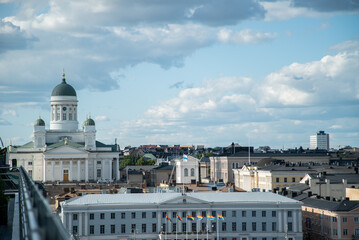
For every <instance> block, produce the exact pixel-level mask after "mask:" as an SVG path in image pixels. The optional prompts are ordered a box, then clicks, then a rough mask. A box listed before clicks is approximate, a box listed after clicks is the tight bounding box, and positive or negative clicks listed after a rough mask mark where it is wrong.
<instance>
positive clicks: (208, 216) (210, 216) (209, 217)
mask: <svg viewBox="0 0 359 240" xmlns="http://www.w3.org/2000/svg"><path fill="white" fill-rule="evenodd" d="M214 218H215V217H213V216H212V215H207V219H208V220H214Z"/></svg>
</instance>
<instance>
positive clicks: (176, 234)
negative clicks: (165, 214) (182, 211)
mask: <svg viewBox="0 0 359 240" xmlns="http://www.w3.org/2000/svg"><path fill="white" fill-rule="evenodd" d="M177 216H178V215H177ZM177 216H176V240H177V228H178V217H177Z"/></svg>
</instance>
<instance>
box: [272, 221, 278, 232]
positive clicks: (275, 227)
mask: <svg viewBox="0 0 359 240" xmlns="http://www.w3.org/2000/svg"><path fill="white" fill-rule="evenodd" d="M272 231H273V232H276V231H277V223H276V222H272Z"/></svg>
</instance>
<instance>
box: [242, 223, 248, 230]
mask: <svg viewBox="0 0 359 240" xmlns="http://www.w3.org/2000/svg"><path fill="white" fill-rule="evenodd" d="M242 231H247V223H245V222H242Z"/></svg>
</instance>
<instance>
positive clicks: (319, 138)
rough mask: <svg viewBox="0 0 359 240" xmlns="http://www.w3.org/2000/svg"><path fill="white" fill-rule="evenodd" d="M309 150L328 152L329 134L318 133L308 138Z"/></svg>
mask: <svg viewBox="0 0 359 240" xmlns="http://www.w3.org/2000/svg"><path fill="white" fill-rule="evenodd" d="M309 146H310V147H309V148H310V149H319V150H327V151H328V150H329V134H328V133H325V132H324V131H319V132H317V133H316V134H314V135H311V136H310V143H309Z"/></svg>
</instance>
